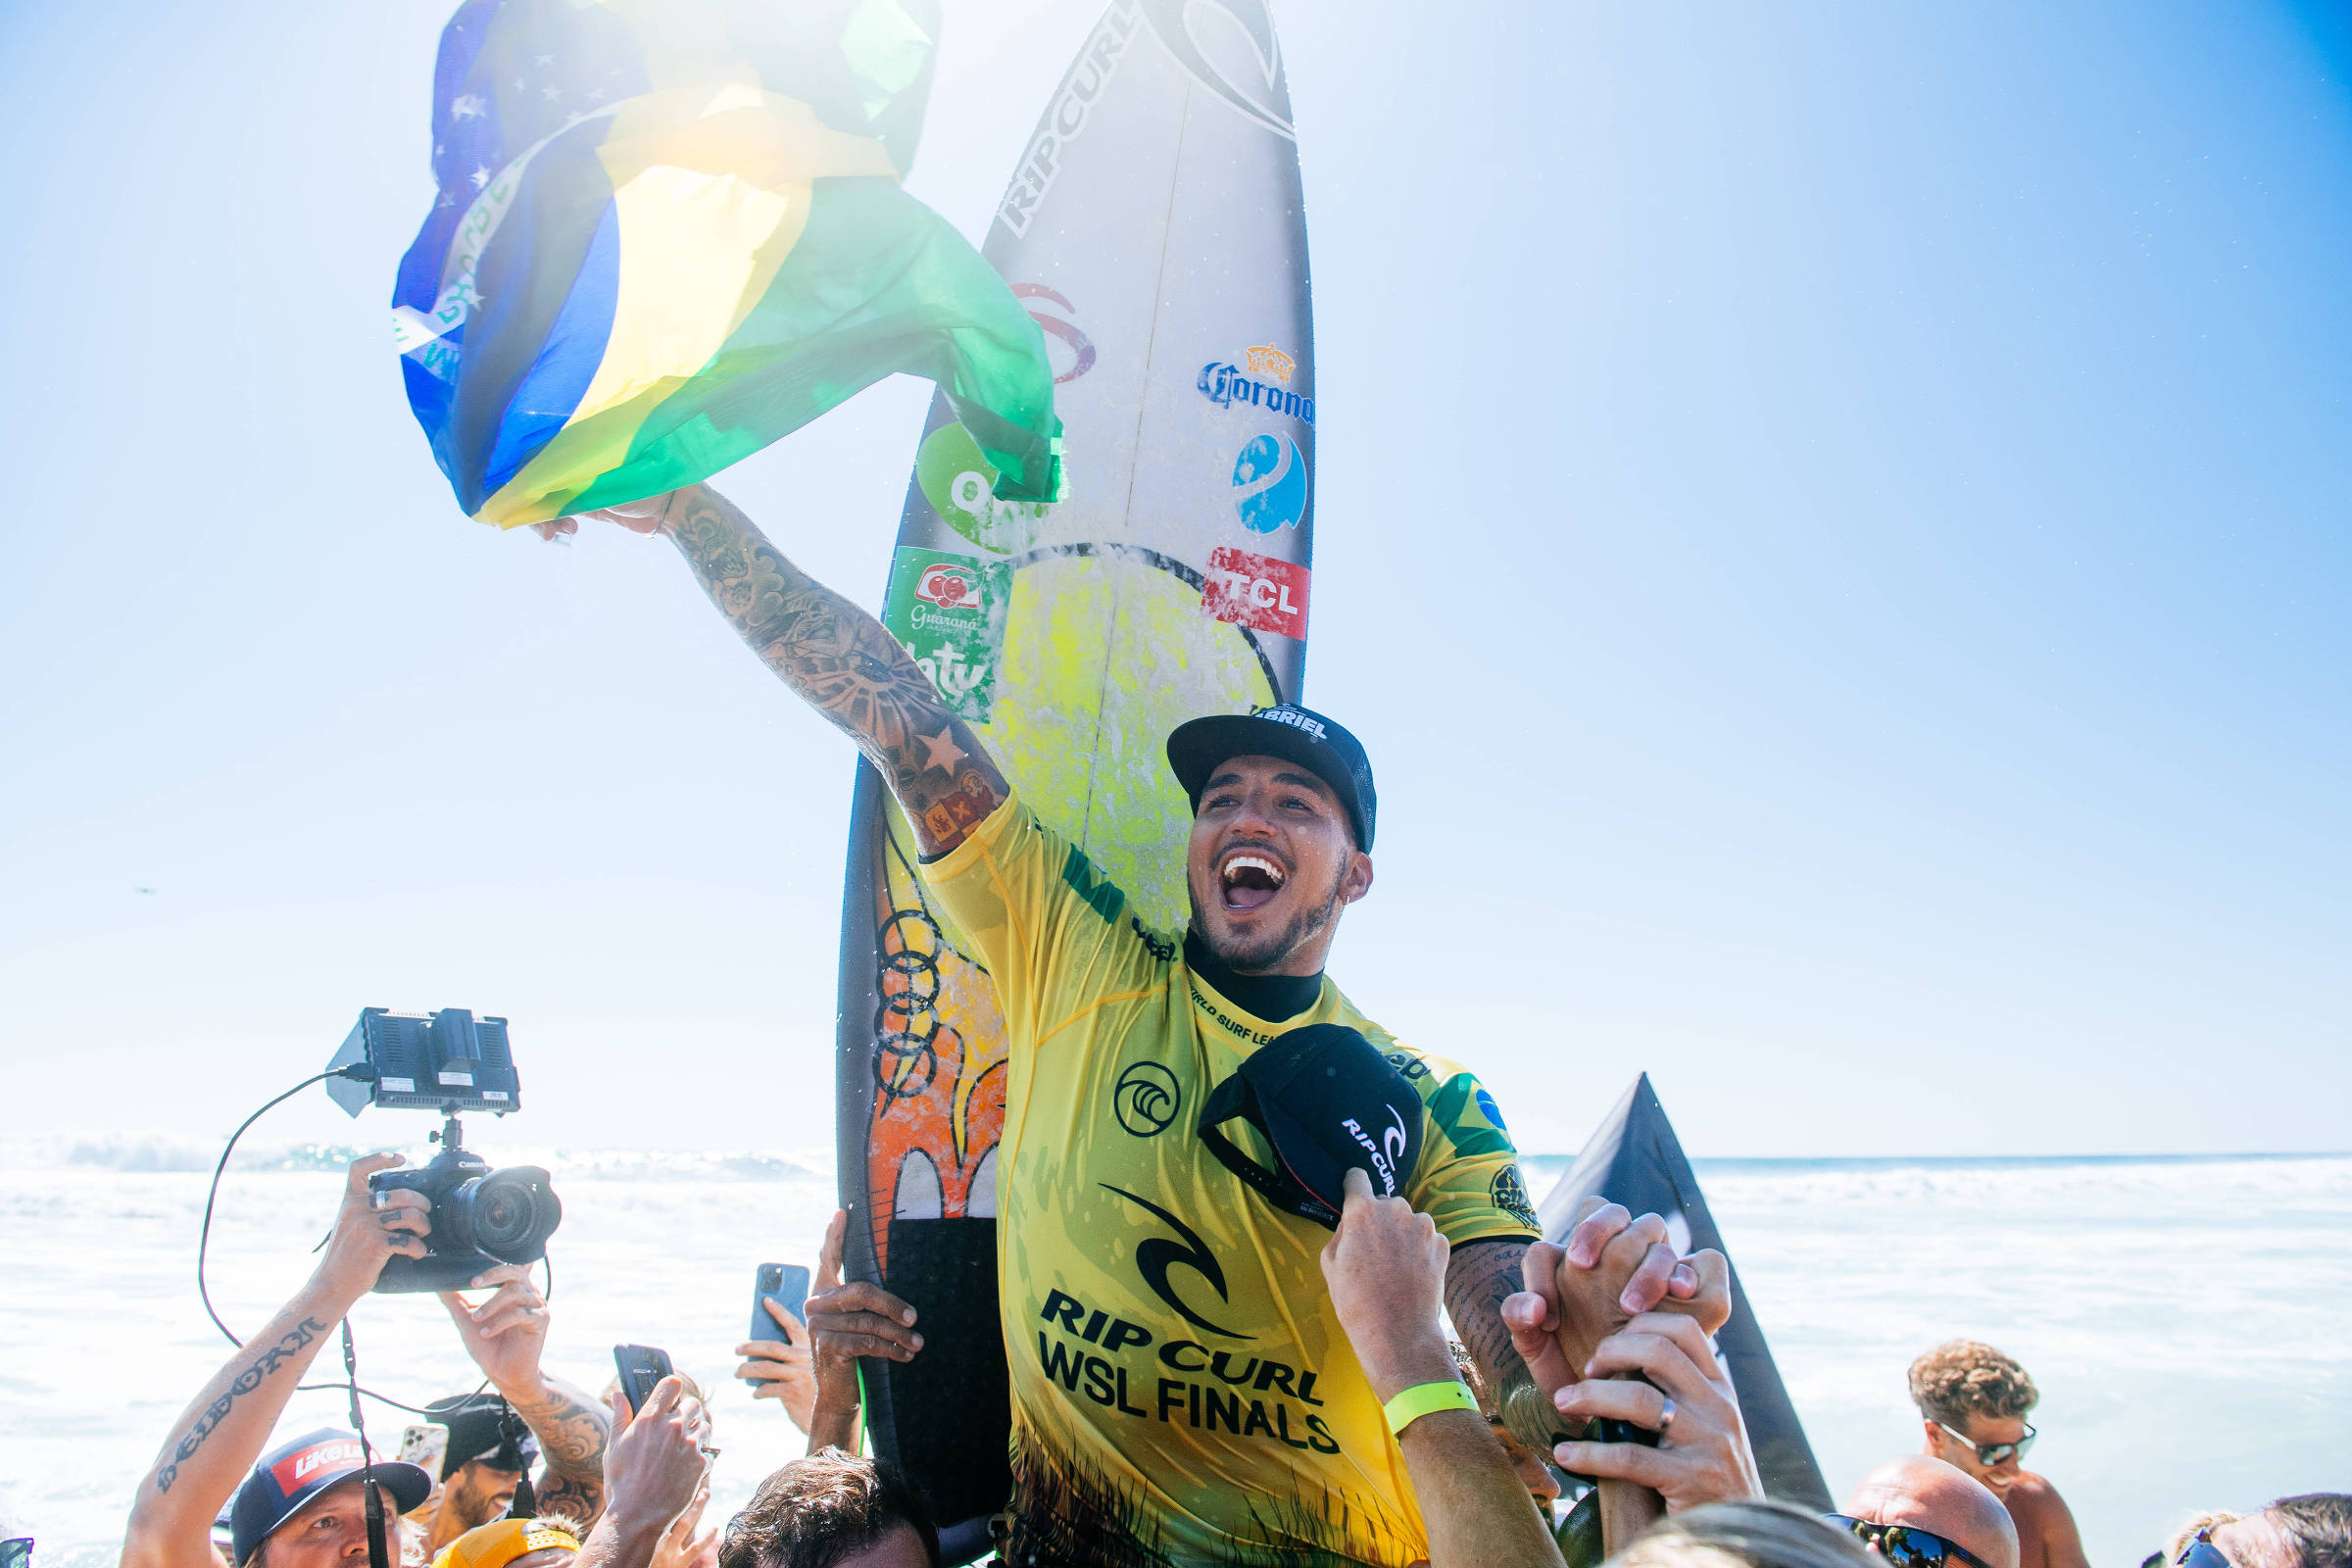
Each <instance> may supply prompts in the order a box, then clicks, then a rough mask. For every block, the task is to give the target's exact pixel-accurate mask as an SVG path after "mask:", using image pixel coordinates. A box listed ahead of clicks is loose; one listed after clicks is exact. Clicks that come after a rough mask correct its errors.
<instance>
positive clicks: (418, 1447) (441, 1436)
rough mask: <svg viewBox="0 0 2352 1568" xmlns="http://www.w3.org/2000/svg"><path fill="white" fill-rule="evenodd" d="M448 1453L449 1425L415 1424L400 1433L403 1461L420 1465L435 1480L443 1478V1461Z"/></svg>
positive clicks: (401, 1457)
mask: <svg viewBox="0 0 2352 1568" xmlns="http://www.w3.org/2000/svg"><path fill="white" fill-rule="evenodd" d="M448 1453H449V1428H447V1427H443V1426H415V1427H410V1428H409V1429H408V1430H407V1431H405V1432H403V1433H402V1434H401V1435H400V1459H401V1462H402V1463H404V1464H413V1465H417V1466H420V1467H421V1468H422V1469H423V1471H424V1473H425V1474H426V1475H428V1476H431V1477H432V1478H433V1479H434V1480H435V1481H438V1480H440V1479H441V1461H442V1460H443V1459H444V1458H445V1457H447V1456H448Z"/></svg>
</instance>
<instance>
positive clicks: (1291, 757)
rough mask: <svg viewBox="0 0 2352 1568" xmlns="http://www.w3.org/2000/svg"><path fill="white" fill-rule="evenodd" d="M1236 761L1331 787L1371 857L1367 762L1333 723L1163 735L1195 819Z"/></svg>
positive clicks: (1309, 717) (1318, 719) (1316, 720)
mask: <svg viewBox="0 0 2352 1568" xmlns="http://www.w3.org/2000/svg"><path fill="white" fill-rule="evenodd" d="M1236 757H1279V758H1282V759H1283V760H1285V761H1291V762H1297V763H1298V764H1299V766H1300V767H1303V768H1305V769H1306V770H1307V771H1309V772H1311V773H1313V774H1314V775H1315V777H1317V778H1319V779H1321V780H1322V781H1323V782H1324V783H1326V784H1328V785H1330V786H1331V792H1332V793H1333V794H1334V795H1337V796H1338V797H1339V798H1340V806H1341V807H1342V809H1345V810H1346V811H1347V812H1348V823H1349V824H1350V825H1351V826H1353V827H1354V829H1355V847H1356V848H1357V849H1359V850H1362V851H1364V852H1365V853H1366V854H1370V853H1371V850H1372V819H1373V817H1374V815H1375V814H1377V813H1376V808H1377V807H1378V806H1379V804H1380V802H1379V798H1378V797H1377V796H1376V795H1374V793H1373V790H1372V760H1371V759H1370V758H1368V757H1366V756H1365V755H1364V748H1363V743H1362V742H1360V741H1358V740H1357V739H1356V738H1355V737H1354V736H1353V735H1350V734H1349V733H1348V727H1347V726H1346V725H1344V724H1342V723H1341V722H1340V721H1339V720H1338V719H1336V718H1327V717H1325V716H1324V715H1323V714H1321V713H1318V712H1316V711H1314V710H1313V709H1311V708H1300V707H1299V705H1298V704H1297V703H1278V704H1276V705H1275V706H1274V707H1272V708H1260V709H1257V710H1255V711H1252V712H1248V713H1211V714H1209V715H1208V716H1207V717H1206V718H1196V719H1190V720H1188V721H1186V722H1185V723H1182V724H1179V725H1177V726H1176V727H1175V728H1174V729H1172V730H1170V731H1169V732H1168V766H1169V768H1171V769H1172V770H1173V771H1174V772H1175V774H1176V782H1177V783H1179V784H1181V785H1183V786H1184V794H1185V798H1186V799H1187V800H1189V801H1191V802H1192V805H1193V810H1194V812H1195V814H1198V813H1199V812H1200V810H1201V791H1202V790H1204V789H1206V788H1207V787H1208V781H1209V778H1210V776H1211V775H1212V774H1214V773H1215V772H1216V770H1217V764H1219V763H1220V762H1225V761H1229V760H1232V759H1234V758H1236ZM1373 1185H1374V1186H1375V1187H1377V1186H1379V1185H1380V1184H1379V1183H1378V1182H1375V1183H1373Z"/></svg>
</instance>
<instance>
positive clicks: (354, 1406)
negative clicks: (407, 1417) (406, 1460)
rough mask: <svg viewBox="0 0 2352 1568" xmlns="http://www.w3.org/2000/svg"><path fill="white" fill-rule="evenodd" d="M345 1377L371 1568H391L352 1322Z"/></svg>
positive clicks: (347, 1324) (347, 1325)
mask: <svg viewBox="0 0 2352 1568" xmlns="http://www.w3.org/2000/svg"><path fill="white" fill-rule="evenodd" d="M343 1378H344V1382H345V1385H346V1386H347V1387H348V1388H349V1389H350V1390H351V1429H352V1430H353V1431H354V1432H357V1433H358V1434H359V1435H360V1491H361V1493H362V1504H361V1506H362V1511H363V1512H364V1513H365V1514H366V1515H367V1518H368V1568H391V1564H392V1553H391V1549H390V1547H389V1546H388V1545H387V1544H386V1542H385V1530H384V1495H383V1494H382V1493H380V1492H378V1491H376V1490H375V1448H374V1447H373V1446H371V1445H370V1444H369V1443H368V1422H367V1419H366V1417H364V1416H363V1415H362V1414H361V1413H360V1360H359V1356H358V1355H357V1354H355V1353H354V1352H353V1350H352V1348H351V1319H350V1318H348V1317H346V1318H345V1319H344V1320H343Z"/></svg>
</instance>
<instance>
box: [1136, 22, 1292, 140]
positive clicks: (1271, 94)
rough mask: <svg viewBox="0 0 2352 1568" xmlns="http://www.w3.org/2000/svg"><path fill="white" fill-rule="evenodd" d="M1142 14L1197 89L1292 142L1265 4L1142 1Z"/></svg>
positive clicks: (1286, 90) (1285, 88) (1287, 95)
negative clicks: (1199, 84) (1203, 88)
mask: <svg viewBox="0 0 2352 1568" xmlns="http://www.w3.org/2000/svg"><path fill="white" fill-rule="evenodd" d="M1144 15H1145V16H1147V17H1150V18H1151V19H1152V31H1153V32H1156V33H1158V34H1159V41H1160V42H1161V43H1163V44H1165V45H1167V49H1168V53H1169V54H1171V55H1174V56H1175V57H1176V63H1177V64H1178V65H1181V66H1182V67H1184V69H1185V70H1187V71H1189V72H1191V73H1192V74H1193V76H1194V78H1195V79H1196V80H1198V81H1199V82H1200V83H1201V85H1202V86H1203V87H1206V88H1207V89H1208V90H1209V91H1211V92H1213V93H1215V94H1216V95H1217V96H1218V97H1220V98H1222V99H1224V100H1225V101H1226V102H1227V103H1229V104H1231V105H1232V106H1233V107H1234V109H1235V110H1236V111H1237V112H1239V113H1240V114H1241V115H1243V116H1244V117H1245V118H1247V119H1249V120H1251V121H1253V122H1255V123H1258V124H1260V125H1263V126H1265V127H1266V129H1268V130H1270V131H1272V132H1274V134H1275V135H1277V136H1286V137H1291V138H1293V139H1296V138H1297V134H1298V133H1297V132H1296V131H1294V130H1293V129H1292V128H1291V88H1290V83H1289V82H1288V81H1286V80H1284V79H1283V73H1282V45H1281V44H1280V43H1279V42H1277V41H1276V39H1275V37H1274V13H1273V11H1272V10H1271V9H1270V8H1269V7H1268V6H1267V4H1266V0H1144Z"/></svg>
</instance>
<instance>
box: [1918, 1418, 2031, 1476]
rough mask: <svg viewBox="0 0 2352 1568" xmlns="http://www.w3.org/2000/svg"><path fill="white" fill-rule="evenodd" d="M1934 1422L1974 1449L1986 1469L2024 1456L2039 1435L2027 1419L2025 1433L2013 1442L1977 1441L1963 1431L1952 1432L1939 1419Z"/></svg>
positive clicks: (1979, 1461) (1978, 1460)
mask: <svg viewBox="0 0 2352 1568" xmlns="http://www.w3.org/2000/svg"><path fill="white" fill-rule="evenodd" d="M1936 1425H1937V1426H1939V1427H1943V1430H1944V1431H1946V1432H1951V1434H1952V1436H1953V1437H1955V1438H1958V1439H1959V1440H1960V1441H1961V1442H1962V1443H1965V1444H1967V1445H1968V1446H1970V1447H1972V1448H1974V1449H1976V1450H1977V1463H1979V1464H1981V1465H1983V1466H1984V1467H1985V1469H1987V1470H1989V1469H1991V1468H1992V1467H1993V1466H1994V1465H2000V1464H2007V1463H2008V1462H2009V1461H2010V1460H2012V1459H2023V1458H2024V1457H2025V1456H2026V1450H2027V1449H2028V1448H2031V1447H2032V1446H2034V1439H2035V1438H2038V1437H2040V1436H2041V1434H2040V1433H2038V1432H2036V1431H2034V1423H2033V1422H2031V1421H2029V1422H2027V1423H2026V1424H2025V1425H2026V1435H2025V1436H2024V1437H2022V1438H2020V1439H2018V1440H2017V1441H2016V1442H2015V1443H1979V1442H1978V1441H1977V1440H1976V1439H1974V1438H1972V1437H1970V1436H1969V1435H1968V1434H1967V1433H1965V1432H1953V1431H1952V1429H1951V1428H1950V1427H1944V1426H1943V1423H1942V1422H1940V1421H1938V1422H1936Z"/></svg>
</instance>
